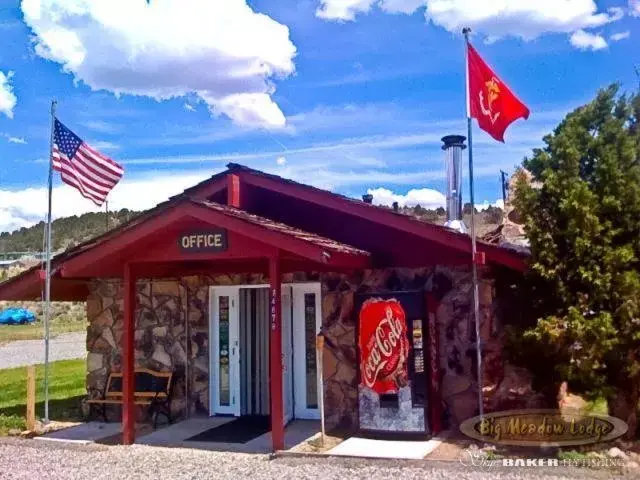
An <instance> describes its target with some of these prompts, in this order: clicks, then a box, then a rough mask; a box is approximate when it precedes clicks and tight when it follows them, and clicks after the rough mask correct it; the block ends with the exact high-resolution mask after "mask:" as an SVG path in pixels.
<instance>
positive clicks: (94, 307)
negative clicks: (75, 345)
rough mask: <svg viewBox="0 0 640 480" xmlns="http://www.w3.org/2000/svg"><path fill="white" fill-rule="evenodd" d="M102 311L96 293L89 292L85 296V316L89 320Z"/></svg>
mask: <svg viewBox="0 0 640 480" xmlns="http://www.w3.org/2000/svg"><path fill="white" fill-rule="evenodd" d="M101 311H102V301H101V298H100V297H99V296H97V295H94V294H91V295H89V297H88V298H87V318H88V319H89V320H91V319H93V318H96V317H97V316H98V315H100V312H101Z"/></svg>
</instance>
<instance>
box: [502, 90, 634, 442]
mask: <svg viewBox="0 0 640 480" xmlns="http://www.w3.org/2000/svg"><path fill="white" fill-rule="evenodd" d="M639 119H640V95H638V94H636V95H635V96H631V97H629V96H625V95H619V94H618V87H617V86H611V87H609V88H607V89H605V90H602V91H600V92H599V93H598V95H597V97H596V98H595V100H593V101H592V102H591V103H589V104H588V105H585V106H583V107H581V108H578V109H577V110H575V111H574V112H572V113H570V114H569V115H567V117H566V118H565V119H564V120H563V121H562V122H561V123H560V125H559V126H558V127H557V128H556V129H555V131H554V132H553V133H552V134H550V135H548V136H546V137H545V138H544V143H545V145H546V146H545V147H544V148H542V149H536V150H534V152H533V156H532V157H531V158H529V159H525V161H524V163H523V165H524V167H525V168H526V169H527V170H529V171H530V172H531V173H532V175H533V181H534V185H533V186H531V185H530V184H528V183H527V182H525V181H523V180H522V179H521V180H520V181H518V182H517V185H516V192H515V203H516V208H517V209H518V211H519V212H520V213H521V214H522V217H523V220H524V222H525V228H526V232H527V236H528V238H529V240H530V243H531V259H530V269H529V274H528V282H526V285H527V289H526V295H527V296H528V298H529V300H530V303H531V312H532V313H533V314H534V315H535V320H536V322H535V325H534V326H533V327H531V328H530V329H528V330H527V331H526V332H525V334H524V335H523V337H522V338H521V340H523V341H524V342H525V344H527V342H528V344H529V346H532V347H533V348H534V350H529V352H535V353H534V354H533V355H531V354H530V355H529V361H530V363H532V364H533V363H538V365H545V364H546V365H554V366H555V367H554V371H553V372H547V375H548V374H549V373H553V375H554V376H555V379H556V380H568V381H569V382H570V383H572V384H573V385H574V386H575V387H576V388H577V389H579V390H581V391H583V392H585V393H587V394H592V395H605V396H606V397H607V399H608V404H609V409H610V413H611V414H612V415H615V416H617V417H619V418H622V419H623V420H625V421H627V423H628V424H629V435H634V434H635V430H636V407H637V405H638V400H639V398H640V154H639V152H640V129H639V128H638V121H639ZM536 183H537V185H536Z"/></svg>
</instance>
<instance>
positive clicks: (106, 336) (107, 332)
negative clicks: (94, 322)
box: [102, 328, 116, 348]
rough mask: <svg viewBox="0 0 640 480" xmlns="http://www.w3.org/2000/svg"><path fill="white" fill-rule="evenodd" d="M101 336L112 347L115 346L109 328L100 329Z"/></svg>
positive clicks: (114, 340)
mask: <svg viewBox="0 0 640 480" xmlns="http://www.w3.org/2000/svg"><path fill="white" fill-rule="evenodd" d="M102 338H104V340H105V341H106V342H107V343H108V344H109V345H110V346H111V347H112V348H116V339H115V338H114V336H113V332H112V331H111V329H110V328H105V329H104V330H102Z"/></svg>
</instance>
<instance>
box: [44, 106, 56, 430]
mask: <svg viewBox="0 0 640 480" xmlns="http://www.w3.org/2000/svg"><path fill="white" fill-rule="evenodd" d="M56 103H57V102H56V101H55V100H52V101H51V139H50V143H49V211H48V213H47V249H46V251H45V252H46V253H45V256H46V262H47V266H46V269H47V270H46V275H47V276H46V280H45V286H44V298H45V307H44V421H45V423H49V323H50V321H51V197H52V193H53V139H54V130H55V118H56Z"/></svg>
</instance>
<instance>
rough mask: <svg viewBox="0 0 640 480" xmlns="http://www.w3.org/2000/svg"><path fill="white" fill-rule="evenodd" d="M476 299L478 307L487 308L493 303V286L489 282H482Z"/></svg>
mask: <svg viewBox="0 0 640 480" xmlns="http://www.w3.org/2000/svg"><path fill="white" fill-rule="evenodd" d="M478 294H479V295H478V299H479V300H480V305H483V306H488V305H491V304H492V303H493V285H492V284H491V283H489V282H482V283H481V284H480V285H479V288H478Z"/></svg>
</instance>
